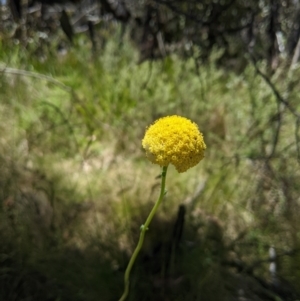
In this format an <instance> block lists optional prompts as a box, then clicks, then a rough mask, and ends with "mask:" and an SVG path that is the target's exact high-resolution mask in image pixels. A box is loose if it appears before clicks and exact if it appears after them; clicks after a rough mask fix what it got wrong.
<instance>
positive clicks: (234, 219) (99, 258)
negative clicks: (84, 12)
mask: <svg viewBox="0 0 300 301" xmlns="http://www.w3.org/2000/svg"><path fill="white" fill-rule="evenodd" d="M77 42H78V43H77V45H79V46H76V47H75V48H74V49H72V50H70V51H69V52H68V53H67V54H66V55H56V54H54V52H53V50H49V53H47V55H46V57H45V58H44V60H43V61H39V60H38V59H37V58H35V57H32V56H30V55H29V53H27V52H26V51H25V50H24V49H22V48H20V47H17V46H15V47H13V48H9V50H10V52H8V48H6V47H5V46H4V45H1V49H0V59H1V68H2V67H4V66H6V67H7V69H6V70H5V69H3V71H2V72H1V74H0V76H1V80H0V98H1V103H0V120H1V122H0V131H1V137H0V149H1V152H0V170H1V179H0V234H1V237H2V244H1V247H0V262H1V266H0V277H1V278H0V285H1V289H0V294H1V295H0V299H3V300H4V299H5V300H16V299H18V300H24V299H26V298H27V299H30V300H41V299H44V300H75V301H76V300H91V301H92V300H99V298H101V300H113V299H114V300H115V299H117V298H118V296H120V294H121V292H122V288H123V284H122V277H123V271H124V269H125V267H126V264H127V261H128V258H129V255H130V254H131V251H132V249H133V248H134V246H135V243H136V241H137V237H138V229H139V227H140V224H141V223H143V221H144V220H145V216H146V215H147V214H148V212H149V208H150V207H151V206H152V204H153V201H154V199H156V197H157V193H158V191H157V190H158V188H159V187H158V183H159V180H158V179H156V176H157V175H158V174H159V170H158V167H157V166H155V165H151V163H149V162H147V160H146V159H145V157H144V154H143V151H142V149H141V138H142V137H143V134H144V131H145V128H146V127H147V126H148V125H149V124H150V123H151V122H153V120H155V119H156V118H158V117H160V116H163V115H171V114H178V115H182V116H185V117H188V118H190V119H192V120H194V121H195V122H196V123H198V124H199V127H200V129H201V131H202V132H203V133H204V137H205V141H206V144H207V147H208V148H207V152H206V158H205V159H204V160H203V161H202V162H201V164H200V165H198V166H196V167H195V168H193V169H191V170H189V171H188V172H186V173H183V174H180V175H179V174H177V173H176V172H175V170H174V169H173V168H170V171H169V175H168V179H167V188H168V194H167V197H166V200H165V201H164V203H163V204H162V207H161V208H160V212H159V214H158V217H157V218H156V220H154V222H153V225H152V226H151V229H150V230H149V233H147V238H146V240H147V241H146V245H145V248H144V249H143V253H144V254H143V255H142V256H141V257H140V264H139V267H138V268H136V269H135V270H134V271H133V272H134V273H135V276H134V279H133V281H132V291H133V295H132V296H131V297H130V298H131V300H165V299H164V298H165V297H166V296H169V297H170V300H200V299H201V300H203V299H205V300H227V299H228V300H229V299H230V298H231V297H232V296H236V294H237V290H238V289H239V287H238V285H237V287H233V286H234V283H235V282H236V280H237V277H238V276H237V274H234V273H231V272H230V271H229V269H228V268H226V267H224V261H226V260H228V259H234V260H242V261H243V262H245V264H247V263H248V264H249V265H251V264H252V263H253V262H256V261H257V260H258V259H261V258H263V259H265V258H266V257H267V256H268V247H269V246H271V245H273V246H275V248H276V249H277V250H278V253H280V252H281V253H284V252H286V251H288V250H297V249H298V248H299V235H298V233H299V230H300V223H299V220H298V218H297V212H298V210H299V197H298V196H299V191H300V186H299V177H300V174H299V165H298V164H299V163H298V161H297V156H298V153H297V143H296V142H297V141H296V138H295V129H296V119H295V116H294V115H293V114H292V113H291V112H290V111H289V110H288V108H287V107H286V106H284V105H283V104H282V103H280V104H278V102H277V101H278V99H277V98H276V96H275V95H274V91H272V89H271V87H270V86H269V85H268V84H267V83H266V81H265V80H263V78H262V77H260V76H259V75H258V74H257V71H256V70H255V68H254V67H253V66H252V65H251V64H249V65H248V67H247V68H246V69H245V71H244V72H243V73H241V74H239V75H237V74H235V73H233V72H230V71H229V70H224V69H220V68H217V66H216V64H215V59H214V58H213V57H214V55H215V56H218V53H213V54H212V58H211V59H210V60H208V62H207V64H205V65H202V66H201V67H200V69H199V70H197V69H196V65H195V62H194V60H193V58H189V59H187V60H181V59H179V58H178V57H176V56H170V57H167V58H165V59H164V60H163V61H152V62H144V63H141V64H137V54H136V52H135V51H134V50H133V49H132V47H131V46H130V44H129V43H127V42H126V43H124V45H122V46H120V45H119V44H118V43H117V38H116V37H112V38H111V40H109V41H108V43H107V45H106V47H105V49H104V50H103V52H102V53H101V54H99V55H98V56H95V55H94V56H92V55H91V53H90V51H89V47H88V46H83V45H84V44H85V38H84V37H79V41H77ZM8 53H9V54H8ZM259 68H261V69H262V70H263V69H264V66H263V65H262V66H259ZM24 70H25V71H26V72H24ZM291 72H293V74H290V77H288V78H285V77H284V74H285V73H286V70H285V69H284V67H282V69H279V70H278V71H277V73H276V74H275V75H274V76H273V78H272V81H274V82H275V83H276V87H277V89H279V92H280V93H281V94H282V95H285V96H286V97H289V98H288V101H289V103H290V104H291V105H293V107H294V108H295V110H299V109H300V108H299V100H298V98H299V93H298V92H299V91H298V89H299V88H298V87H297V85H292V83H293V78H295V77H297V76H298V73H299V71H298V70H297V69H296V70H294V71H291ZM45 76H48V77H45ZM53 79H55V80H53ZM278 113H279V114H280V116H281V117H280V118H279V115H278ZM277 134H278V135H277ZM276 137H277V140H276ZM199 185H200V186H201V185H202V187H203V188H202V190H201V193H200V194H197V195H196V196H195V197H192V196H193V194H194V192H195V191H197V188H198V187H199ZM179 204H184V205H185V206H186V210H187V212H186V218H185V221H186V223H185V228H184V233H183V238H182V243H181V245H180V247H179V249H176V250H174V249H172V246H171V247H170V237H171V236H172V227H173V224H174V220H175V216H176V213H177V208H178V205H179ZM158 245H159V246H160V249H158V250H159V251H158V252H157V253H155V250H157V248H156V247H157V246H158ZM170 248H171V252H170ZM170 254H171V255H172V256H171V258H170ZM298 257H299V256H298V255H297V256H282V257H280V268H279V273H280V276H282V277H284V278H285V279H287V280H289V281H290V282H291V283H292V284H294V285H296V284H297V283H298V282H299V275H298V274H299V273H298V272H297V270H296V269H295V268H293V267H295V266H299V258H298ZM153 262H154V263H155V264H153ZM298 270H299V269H298ZM258 273H259V275H260V276H262V277H268V276H267V273H268V266H267V264H265V263H264V264H262V265H260V266H259V270H258ZM224 278H225V279H226V280H225V281H224ZM164 281H165V282H164ZM247 281H248V280H245V282H247ZM20 287H21V288H22V289H19V288H20ZM228 287H231V289H228ZM232 287H233V288H232ZM16 292H18V293H19V296H16V295H15V293H16ZM141 296H143V297H141ZM197 298H198V299H197Z"/></svg>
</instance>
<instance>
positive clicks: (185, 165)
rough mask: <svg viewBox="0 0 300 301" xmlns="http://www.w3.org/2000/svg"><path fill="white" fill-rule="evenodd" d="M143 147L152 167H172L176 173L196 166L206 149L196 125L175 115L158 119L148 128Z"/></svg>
mask: <svg viewBox="0 0 300 301" xmlns="http://www.w3.org/2000/svg"><path fill="white" fill-rule="evenodd" d="M142 145H143V148H144V149H145V150H146V155H147V157H148V159H149V160H150V161H151V162H152V163H155V164H158V165H160V166H168V165H169V164H173V165H174V166H175V168H176V169H177V171H178V172H185V171H187V170H188V169H189V168H191V167H193V166H195V165H197V164H198V163H199V162H200V161H201V160H202V159H203V158H204V150H205V149H206V145H205V142H204V140H203V135H202V133H201V132H200V131H199V129H198V126H197V124H196V123H194V122H192V121H191V120H189V119H187V118H185V117H181V116H177V115H174V116H166V117H163V118H160V119H158V120H156V121H155V122H154V123H153V124H152V125H150V127H149V128H148V129H147V130H146V133H145V137H144V139H143V140H142Z"/></svg>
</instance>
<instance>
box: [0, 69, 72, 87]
mask: <svg viewBox="0 0 300 301" xmlns="http://www.w3.org/2000/svg"><path fill="white" fill-rule="evenodd" d="M0 72H2V73H6V74H14V75H20V76H28V77H33V78H38V79H43V80H46V81H48V82H50V83H52V84H54V85H56V86H59V87H60V88H62V89H63V90H65V91H67V92H69V93H72V92H73V89H72V88H71V87H69V86H67V85H65V84H63V83H62V82H60V81H58V80H57V79H55V78H53V77H51V76H48V75H45V74H40V73H37V72H32V71H27V70H22V69H15V68H10V67H3V66H2V67H0Z"/></svg>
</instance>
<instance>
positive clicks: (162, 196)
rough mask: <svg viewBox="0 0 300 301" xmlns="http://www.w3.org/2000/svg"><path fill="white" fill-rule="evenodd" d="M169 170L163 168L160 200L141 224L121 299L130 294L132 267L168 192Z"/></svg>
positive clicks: (166, 167) (165, 167)
mask: <svg viewBox="0 0 300 301" xmlns="http://www.w3.org/2000/svg"><path fill="white" fill-rule="evenodd" d="M167 170H168V166H164V167H163V168H162V173H161V186H160V194H159V197H158V200H157V201H156V203H155V205H154V207H153V208H152V210H151V212H150V214H149V215H148V217H147V220H146V222H145V224H144V225H142V226H141V233H140V238H139V242H138V244H137V246H136V248H135V250H134V252H133V254H132V256H131V258H130V261H129V263H128V266H127V268H126V271H125V275H124V292H123V295H122V297H121V298H120V299H119V301H124V300H125V299H126V298H127V296H128V293H129V284H130V280H129V277H130V272H131V269H132V267H133V265H134V262H135V260H136V258H137V256H138V254H139V252H140V250H141V248H142V246H143V243H144V238H145V234H146V231H147V230H148V227H149V225H150V223H151V221H152V219H153V217H154V215H155V213H156V211H157V208H158V207H159V205H160V203H161V201H162V200H163V198H164V196H165V194H166V190H165V186H166V176H167Z"/></svg>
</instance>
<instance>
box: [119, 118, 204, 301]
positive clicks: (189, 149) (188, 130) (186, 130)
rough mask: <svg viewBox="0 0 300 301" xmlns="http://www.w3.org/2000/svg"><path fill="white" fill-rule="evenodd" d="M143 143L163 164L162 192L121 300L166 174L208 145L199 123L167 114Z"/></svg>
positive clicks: (181, 168)
mask: <svg viewBox="0 0 300 301" xmlns="http://www.w3.org/2000/svg"><path fill="white" fill-rule="evenodd" d="M142 145H143V147H144V149H145V150H146V155H147V157H148V159H149V160H150V161H151V162H152V163H155V164H158V165H160V166H161V167H162V171H161V185H160V194H159V197H158V199H157V201H156V203H155V204H154V206H153V208H152V210H151V211H150V213H149V215H148V217H147V219H146V221H145V224H144V225H142V226H141V228H140V237H139V241H138V243H137V246H136V248H135V250H134V251H133V253H132V256H131V258H130V260H129V263H128V266H127V268H126V271H125V274H124V291H123V294H122V296H121V298H120V299H119V301H124V300H126V298H127V296H128V294H129V288H130V273H131V270H132V267H133V265H134V263H135V261H136V258H137V256H138V254H139V252H140V250H141V248H142V246H143V243H144V238H145V235H146V231H147V230H148V228H149V225H150V223H151V221H152V219H153V217H154V215H155V213H156V211H157V209H158V207H159V205H160V203H161V202H162V200H163V199H164V196H165V195H166V193H167V192H166V190H165V186H166V177H167V170H168V166H169V164H173V165H174V166H175V168H176V169H177V170H178V172H185V171H187V170H188V169H189V168H191V167H193V166H195V165H197V164H198V163H199V162H200V161H201V160H202V159H203V158H204V150H205V149H206V145H205V143H204V140H203V135H202V134H201V132H200V131H199V129H198V126H197V125H196V124H195V123H194V122H192V121H190V120H189V119H187V118H184V117H180V116H176V115H174V116H167V117H163V118H161V119H158V120H157V121H156V122H154V124H152V125H151V126H150V127H149V128H148V129H147V130H146V133H145V137H144V139H143V140H142Z"/></svg>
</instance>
